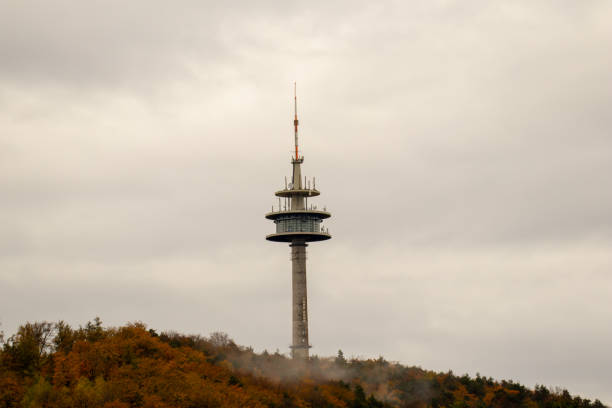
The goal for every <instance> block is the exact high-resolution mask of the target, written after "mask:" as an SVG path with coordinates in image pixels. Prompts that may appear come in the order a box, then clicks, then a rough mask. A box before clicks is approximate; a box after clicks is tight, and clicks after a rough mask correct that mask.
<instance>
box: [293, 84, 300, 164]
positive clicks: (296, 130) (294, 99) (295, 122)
mask: <svg viewBox="0 0 612 408" xmlns="http://www.w3.org/2000/svg"><path fill="white" fill-rule="evenodd" d="M293 102H294V106H295V119H293V126H294V128H295V160H298V159H299V156H298V117H297V83H296V82H294V83H293Z"/></svg>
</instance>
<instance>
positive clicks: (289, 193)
mask: <svg viewBox="0 0 612 408" xmlns="http://www.w3.org/2000/svg"><path fill="white" fill-rule="evenodd" d="M274 195H275V196H277V197H295V196H299V197H316V196H318V195H321V193H320V192H319V190H316V189H314V188H312V189H307V188H302V189H292V190H288V189H284V190H279V191H277V192H276V193H274Z"/></svg>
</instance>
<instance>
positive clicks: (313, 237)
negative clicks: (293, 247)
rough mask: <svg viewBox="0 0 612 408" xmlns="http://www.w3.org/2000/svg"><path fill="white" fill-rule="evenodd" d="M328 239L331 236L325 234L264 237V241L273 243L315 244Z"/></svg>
mask: <svg viewBox="0 0 612 408" xmlns="http://www.w3.org/2000/svg"><path fill="white" fill-rule="evenodd" d="M330 238H331V235H330V234H328V233H326V232H282V233H278V234H270V235H266V239H267V240H268V241H274V242H292V241H293V240H301V241H304V242H315V241H325V240H327V239H330Z"/></svg>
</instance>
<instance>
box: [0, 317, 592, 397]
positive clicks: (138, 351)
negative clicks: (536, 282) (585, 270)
mask: <svg viewBox="0 0 612 408" xmlns="http://www.w3.org/2000/svg"><path fill="white" fill-rule="evenodd" d="M2 343H3V344H2V349H1V350H0V407H49V408H55V407H87V408H96V407H101V408H127V407H146V408H165V407H194V408H195V407H289V408H291V407H346V408H367V407H372V408H382V407H415V408H416V407H434V408H437V407H500V408H506V407H534V408H535V407H545V408H564V407H573V408H602V407H604V405H603V404H602V403H601V402H600V401H598V400H595V401H590V400H588V399H583V398H580V397H577V396H571V395H570V394H569V392H568V391H566V390H555V391H552V390H549V389H548V388H546V387H544V386H536V388H535V389H533V390H531V389H528V388H526V387H524V386H522V385H520V384H518V383H515V382H513V381H496V380H493V379H492V378H486V377H481V376H480V375H477V376H476V377H475V378H472V377H469V376H467V375H463V376H457V375H454V374H453V373H452V372H447V373H436V372H433V371H428V370H424V369H421V368H419V367H407V366H403V365H401V364H397V363H391V362H388V361H386V360H385V359H383V358H382V357H381V358H379V359H375V360H374V359H369V360H361V359H349V360H347V359H346V358H345V357H344V356H343V355H342V352H338V356H336V357H331V358H319V357H316V356H315V357H313V358H312V359H311V361H309V362H308V363H300V362H296V361H293V360H291V359H289V358H287V357H286V356H283V355H281V354H279V353H274V354H270V353H267V352H263V353H259V354H258V353H255V352H254V351H253V350H252V349H251V348H249V347H241V346H238V345H236V344H235V343H234V342H233V341H232V340H231V339H230V338H229V337H228V336H227V335H226V334H223V333H214V334H212V335H211V336H209V337H202V336H197V335H182V334H178V333H174V332H170V333H157V332H156V331H154V330H151V329H149V330H147V328H146V326H145V325H143V324H141V323H135V324H129V325H126V326H123V327H116V328H105V327H103V326H102V323H101V322H100V320H99V319H96V320H94V322H89V323H87V324H86V325H85V326H83V327H79V328H78V329H75V328H71V327H70V326H69V325H67V324H66V323H64V322H58V323H48V322H42V323H27V324H25V325H23V326H21V327H20V328H19V330H18V332H17V333H16V334H15V335H13V336H11V337H9V338H8V339H3V340H2Z"/></svg>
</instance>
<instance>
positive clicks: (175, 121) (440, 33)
mask: <svg viewBox="0 0 612 408" xmlns="http://www.w3.org/2000/svg"><path fill="white" fill-rule="evenodd" d="M611 19H612V3H610V2H607V1H597V0H593V1H581V2H575V1H539V2H532V1H512V2H509V1H506V2H501V1H499V2H492V1H484V0H483V1H471V2H464V1H450V0H449V1H442V0H440V1H431V0H428V1H415V2H400V1H398V2H382V3H377V2H370V1H368V2H366V1H364V2H356V1H350V2H349V1H346V2H327V1H321V2H317V1H310V2H299V3H298V2H280V1H279V2H272V1H270V2H260V3H259V4H257V5H255V4H254V2H244V3H239V2H233V3H221V2H219V3H206V2H200V1H182V2H162V1H150V0H149V1H144V0H142V1H141V0H139V1H130V2H124V1H62V0H57V1H53V2H46V1H24V0H8V1H3V2H2V3H1V4H0V191H1V196H0V197H1V199H0V225H1V228H0V322H1V323H2V326H1V327H0V328H1V329H2V330H3V331H4V332H5V334H11V333H14V331H15V330H16V328H17V326H18V325H19V324H23V323H24V322H26V321H37V320H52V321H57V320H60V319H63V320H66V321H68V322H69V323H71V324H74V325H78V324H83V323H85V322H86V321H87V320H90V319H93V318H94V317H95V316H100V317H101V318H102V320H103V322H104V323H105V324H107V325H120V324H124V323H126V322H128V321H135V320H140V321H143V322H145V323H147V324H148V325H149V326H150V327H152V328H155V329H158V330H178V331H182V332H189V333H200V334H208V333H210V332H212V331H217V330H221V331H225V332H227V333H229V334H230V335H231V336H232V337H233V338H234V339H235V340H236V341H237V342H238V343H239V344H243V345H252V346H254V347H255V349H257V350H263V349H268V350H275V349H279V350H280V351H281V352H287V351H288V345H289V342H290V333H291V322H290V318H291V317H290V316H291V314H290V313H291V312H290V262H289V248H288V247H287V246H285V245H279V244H273V243H269V242H266V241H265V240H264V236H265V235H266V234H267V233H269V232H270V231H272V229H273V225H272V224H271V223H270V222H269V221H267V220H265V219H264V218H263V214H264V213H265V212H266V211H268V210H269V209H270V206H271V205H272V204H273V203H274V202H275V201H274V197H273V192H274V191H275V190H276V189H278V188H280V187H281V186H282V185H283V177H284V176H285V175H288V174H289V173H290V170H291V169H290V163H289V156H290V151H291V148H292V105H291V102H292V100H291V97H292V86H293V85H292V84H293V81H294V80H297V81H298V95H299V104H300V106H299V111H300V112H299V113H300V123H301V142H302V143H301V144H302V151H303V153H304V155H305V157H306V160H305V164H304V170H303V171H304V174H305V175H307V176H309V177H312V176H315V177H316V178H317V187H318V188H319V189H320V190H321V191H322V195H321V197H320V198H319V199H318V200H317V202H318V203H319V205H320V206H322V205H327V208H328V209H330V210H331V211H332V213H333V217H332V218H331V219H330V220H329V222H327V226H328V227H329V228H330V232H331V233H332V235H333V239H332V240H331V241H328V242H325V243H320V244H317V243H315V244H312V245H311V246H310V247H309V260H308V262H309V264H308V270H309V272H308V273H309V300H310V319H311V326H310V329H311V342H312V344H313V346H314V348H313V353H315V354H319V355H333V354H335V353H336V352H337V350H338V349H342V350H343V351H344V352H345V354H347V355H349V356H360V357H377V356H379V355H383V356H385V357H386V358H387V359H390V360H394V361H400V362H401V363H404V364H409V365H420V366H422V367H424V368H428V369H434V370H448V369H452V370H453V371H454V372H455V373H466V372H467V373H469V374H471V375H474V374H476V373H477V372H480V373H481V374H483V375H486V376H493V377H496V378H499V379H502V378H505V379H514V380H518V381H520V382H522V383H524V384H526V385H528V386H530V387H533V386H534V385H535V384H536V383H538V384H545V385H549V386H560V387H564V388H568V389H569V391H570V392H571V393H573V394H581V395H582V396H586V397H590V398H600V399H601V400H602V401H603V402H604V403H608V404H610V403H612V391H611V390H612V387H610V384H612V353H611V352H610V344H612V325H611V322H612V307H611V306H612V302H611V300H610V296H611V295H612V211H611V209H612V188H610V174H612V115H611V114H610V106H611V104H612V25H611V24H610V21H611Z"/></svg>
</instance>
